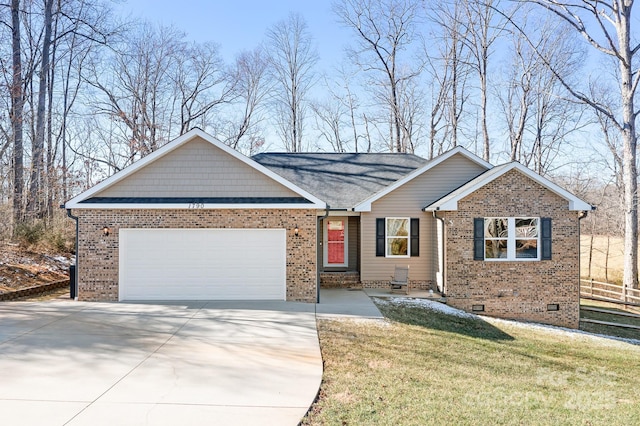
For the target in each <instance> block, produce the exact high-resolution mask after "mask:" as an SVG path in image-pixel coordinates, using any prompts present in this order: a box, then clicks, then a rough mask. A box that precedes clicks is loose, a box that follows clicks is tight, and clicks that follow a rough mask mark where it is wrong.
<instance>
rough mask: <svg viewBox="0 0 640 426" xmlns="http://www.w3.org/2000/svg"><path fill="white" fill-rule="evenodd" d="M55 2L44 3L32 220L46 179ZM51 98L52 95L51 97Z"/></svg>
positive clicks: (29, 199) (29, 202)
mask: <svg viewBox="0 0 640 426" xmlns="http://www.w3.org/2000/svg"><path fill="white" fill-rule="evenodd" d="M52 8H53V0H45V1H44V23H43V25H44V36H43V40H42V59H41V64H40V78H39V84H38V106H37V110H36V134H35V138H34V139H33V143H32V150H31V151H32V152H31V185H30V187H29V196H28V197H27V212H28V214H29V216H30V217H31V219H34V218H35V217H36V214H41V213H42V205H43V200H42V184H43V179H44V157H43V156H44V140H45V134H44V131H45V114H46V111H45V107H46V100H47V94H48V93H47V92H48V90H47V88H48V85H47V78H48V77H49V54H50V53H51V50H50V49H51V28H52V20H53V12H52ZM49 96H50V95H49Z"/></svg>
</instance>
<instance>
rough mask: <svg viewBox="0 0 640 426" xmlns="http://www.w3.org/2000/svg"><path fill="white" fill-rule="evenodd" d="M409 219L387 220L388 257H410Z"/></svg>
mask: <svg viewBox="0 0 640 426" xmlns="http://www.w3.org/2000/svg"><path fill="white" fill-rule="evenodd" d="M409 244H410V241H409V218H408V217H388V218H386V247H387V249H386V256H387V257H409Z"/></svg>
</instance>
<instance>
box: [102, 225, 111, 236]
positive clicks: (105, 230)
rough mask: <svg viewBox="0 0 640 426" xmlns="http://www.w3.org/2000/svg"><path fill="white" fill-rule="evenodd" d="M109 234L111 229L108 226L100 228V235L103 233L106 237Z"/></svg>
mask: <svg viewBox="0 0 640 426" xmlns="http://www.w3.org/2000/svg"><path fill="white" fill-rule="evenodd" d="M109 234H111V229H109V227H108V226H105V227H104V228H102V235H104V236H105V237H108V236H109Z"/></svg>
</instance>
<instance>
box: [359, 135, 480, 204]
mask: <svg viewBox="0 0 640 426" xmlns="http://www.w3.org/2000/svg"><path fill="white" fill-rule="evenodd" d="M456 154H462V155H464V156H465V157H467V158H468V159H469V160H471V161H473V162H474V163H476V164H478V165H480V166H482V167H484V168H486V169H487V170H488V169H491V168H492V167H493V165H492V164H491V163H488V162H486V161H484V160H483V159H482V158H480V157H478V156H477V155H475V154H473V153H471V152H469V151H468V150H466V149H464V148H463V147H461V146H457V147H455V148H453V149H452V150H449V151H447V152H445V153H444V154H442V155H439V156H438V157H436V158H434V159H433V160H431V161H429V162H428V163H427V164H425V165H424V166H422V167H420V168H418V169H416V170H414V171H413V172H411V173H409V174H408V175H407V176H405V177H403V178H402V179H400V180H398V181H396V182H395V183H393V184H392V185H390V186H388V187H386V188H385V189H383V190H382V191H380V192H378V193H376V194H374V195H372V196H371V197H369V198H368V199H366V200H364V201H363V202H361V203H360V204H358V205H356V206H355V207H354V208H353V210H354V211H356V212H370V211H371V203H373V202H374V201H377V200H379V199H380V198H382V197H384V196H385V195H387V194H389V193H390V192H392V191H394V190H396V189H397V188H398V187H400V186H402V185H404V184H405V183H407V182H410V181H412V180H413V179H415V178H416V177H418V176H420V175H421V174H423V173H424V172H426V171H428V170H430V169H432V168H434V167H435V166H437V165H438V164H441V163H443V162H444V161H446V160H448V159H449V158H451V157H453V156H454V155H456Z"/></svg>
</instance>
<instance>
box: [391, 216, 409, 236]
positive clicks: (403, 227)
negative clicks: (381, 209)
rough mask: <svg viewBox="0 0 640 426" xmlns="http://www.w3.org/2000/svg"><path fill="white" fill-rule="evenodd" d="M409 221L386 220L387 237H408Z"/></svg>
mask: <svg viewBox="0 0 640 426" xmlns="http://www.w3.org/2000/svg"><path fill="white" fill-rule="evenodd" d="M408 229H409V219H387V237H400V236H407V235H409V231H408Z"/></svg>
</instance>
